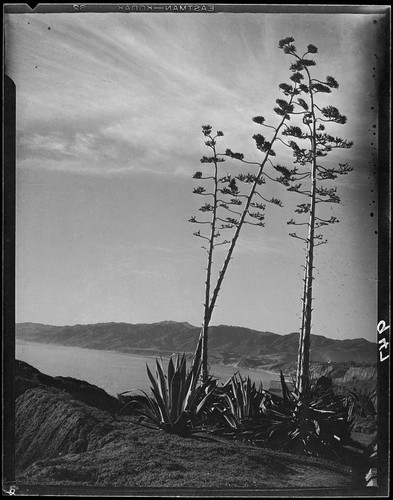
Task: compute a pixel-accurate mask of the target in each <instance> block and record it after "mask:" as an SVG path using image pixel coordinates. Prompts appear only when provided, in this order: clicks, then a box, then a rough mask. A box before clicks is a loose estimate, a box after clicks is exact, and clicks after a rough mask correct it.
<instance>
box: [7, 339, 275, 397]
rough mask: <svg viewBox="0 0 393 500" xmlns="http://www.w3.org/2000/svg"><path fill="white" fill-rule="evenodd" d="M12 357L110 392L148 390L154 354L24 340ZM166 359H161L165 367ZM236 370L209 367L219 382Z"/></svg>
mask: <svg viewBox="0 0 393 500" xmlns="http://www.w3.org/2000/svg"><path fill="white" fill-rule="evenodd" d="M16 359H20V360H22V361H25V362H26V363H29V364H30V365H32V366H34V367H35V368H37V369H38V370H40V371H41V372H43V373H45V374H47V375H52V376H63V377H75V378H77V379H81V380H86V381H87V382H90V383H91V384H94V385H97V386H98V387H101V388H102V389H104V390H105V391H107V392H108V393H109V394H113V395H116V394H119V393H121V392H124V391H128V390H135V391H137V390H138V389H143V390H144V391H147V392H150V385H149V381H148V377H147V373H146V364H148V366H149V368H150V369H153V370H154V366H155V358H154V357H147V356H135V355H130V354H118V353H114V352H110V351H99V350H95V349H82V348H79V347H64V346H57V345H50V344H38V343H35V342H26V341H17V342H16ZM167 362H168V361H167V360H165V359H164V365H165V366H166V364H167ZM237 370H238V369H237V368H235V367H231V366H220V365H213V366H211V369H210V371H211V373H212V374H214V376H215V377H217V378H218V379H220V380H221V381H223V382H225V381H226V380H227V379H228V378H229V377H230V376H231V375H232V374H233V373H235V372H236V371H237ZM153 373H154V371H153ZM240 373H241V374H242V375H243V376H247V375H248V376H249V377H250V378H251V380H255V381H256V382H257V383H259V382H260V381H262V383H263V387H264V388H266V389H267V388H269V384H270V381H271V380H279V376H278V375H277V374H275V373H269V372H265V371H257V370H246V369H241V372H240Z"/></svg>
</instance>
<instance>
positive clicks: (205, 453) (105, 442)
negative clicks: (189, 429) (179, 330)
mask: <svg viewBox="0 0 393 500" xmlns="http://www.w3.org/2000/svg"><path fill="white" fill-rule="evenodd" d="M128 419H129V421H128V422H127V421H123V422H118V423H117V425H116V426H115V428H114V429H113V430H112V431H110V432H109V433H108V434H107V435H106V436H105V437H104V438H102V439H101V442H100V443H99V447H98V448H96V449H94V450H91V451H85V452H82V453H73V454H72V453H71V454H68V455H65V456H61V457H58V458H53V459H49V460H44V461H40V462H36V463H35V464H33V465H32V466H30V467H29V468H28V469H27V470H26V471H25V472H24V473H22V474H20V476H19V477H18V483H19V484H20V483H25V484H40V485H63V486H64V485H70V486H77V485H79V486H81V485H83V486H89V485H90V486H91V485H94V486H111V487H130V488H144V487H159V488H220V489H225V488H252V489H255V488H262V489H270V488H273V489H276V488H304V487H307V488H328V487H330V488H349V487H350V484H351V473H350V468H349V467H347V466H343V465H338V464H334V463H332V462H329V461H325V460H320V459H311V458H299V457H296V456H293V455H289V454H286V453H281V452H275V451H271V450H266V449H259V448H256V447H253V446H250V445H247V444H244V443H239V442H234V441H225V440H220V439H214V440H213V439H211V438H207V437H206V436H199V437H195V438H181V437H178V436H175V435H169V434H166V433H164V432H162V431H155V430H150V429H146V428H144V427H141V426H138V425H136V424H135V421H132V417H128Z"/></svg>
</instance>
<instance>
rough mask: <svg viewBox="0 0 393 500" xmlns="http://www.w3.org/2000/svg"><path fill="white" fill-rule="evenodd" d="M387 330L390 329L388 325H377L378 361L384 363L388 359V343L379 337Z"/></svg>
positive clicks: (381, 323)
mask: <svg viewBox="0 0 393 500" xmlns="http://www.w3.org/2000/svg"><path fill="white" fill-rule="evenodd" d="M388 328H390V325H388V326H386V323H385V322H384V321H380V322H379V323H378V326H377V332H378V344H379V360H380V361H385V360H386V359H388V358H389V342H388V341H387V340H386V338H385V337H382V338H381V337H380V336H381V335H382V334H383V333H384V332H385V331H386V330H387V329H388ZM387 335H388V334H387ZM386 352H387V354H386ZM385 354H386V355H385Z"/></svg>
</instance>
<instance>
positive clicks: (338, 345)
mask: <svg viewBox="0 0 393 500" xmlns="http://www.w3.org/2000/svg"><path fill="white" fill-rule="evenodd" d="M199 333H200V328H199V327H196V326H193V325H190V324H189V323H186V322H175V321H162V322H159V323H151V324H147V323H140V324H129V323H97V324H89V325H79V324H78V325H73V326H53V325H44V324H40V323H17V325H16V339H17V340H24V341H30V342H39V343H49V344H57V345H63V346H74V347H83V348H89V349H100V350H109V351H116V352H122V353H131V354H138V353H139V354H144V355H146V354H152V355H157V354H162V355H170V354H172V353H173V352H186V353H192V352H193V351H194V350H195V346H196V343H197V340H198V337H199ZM298 340H299V333H289V334H288V335H279V334H277V333H272V332H262V331H257V330H251V329H249V328H243V327H238V326H226V325H219V326H212V327H210V329H209V343H208V346H209V359H210V362H211V363H230V364H238V365H239V366H248V367H250V368H253V367H262V366H264V367H265V368H266V367H270V368H272V369H274V368H276V369H277V368H278V367H279V366H280V364H283V363H285V364H288V363H293V362H296V358H297V349H298ZM377 355H378V351H377V346H376V344H375V343H372V342H369V341H368V340H365V339H362V338H359V339H347V340H335V339H330V338H327V337H323V336H321V335H312V336H311V351H310V359H311V361H312V362H316V363H327V362H332V363H345V364H353V363H360V364H371V365H373V364H375V363H376V360H377Z"/></svg>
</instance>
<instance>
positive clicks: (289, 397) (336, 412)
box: [258, 373, 353, 456]
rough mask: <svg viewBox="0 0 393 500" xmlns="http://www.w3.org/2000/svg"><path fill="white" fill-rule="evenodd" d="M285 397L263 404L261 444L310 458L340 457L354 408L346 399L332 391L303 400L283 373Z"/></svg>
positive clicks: (267, 399) (347, 436)
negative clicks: (287, 381) (302, 454)
mask: <svg viewBox="0 0 393 500" xmlns="http://www.w3.org/2000/svg"><path fill="white" fill-rule="evenodd" d="M280 377H281V385H282V394H283V398H275V399H274V400H273V399H272V398H271V397H269V395H268V394H267V397H266V398H265V400H264V401H263V402H262V407H263V413H264V415H265V416H266V417H267V420H265V421H264V424H265V425H264V428H262V427H261V429H260V432H259V434H258V438H259V439H260V441H263V442H264V443H266V444H272V445H274V447H279V448H281V449H283V450H286V451H295V452H301V453H305V454H308V455H317V456H329V455H330V456H331V455H336V454H337V451H338V449H339V448H340V447H341V446H342V445H343V444H345V442H347V441H348V440H349V438H350V433H351V428H352V425H353V418H352V408H351V406H350V405H348V404H347V401H346V398H343V397H338V396H335V395H334V394H333V393H332V392H331V391H328V392H326V393H324V394H322V395H315V394H314V395H313V394H312V393H310V394H309V397H308V398H304V397H303V398H301V397H300V394H299V391H297V389H296V388H295V389H294V390H293V391H291V390H290V389H289V388H288V386H287V384H286V382H285V379H284V376H283V374H282V373H281V374H280Z"/></svg>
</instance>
